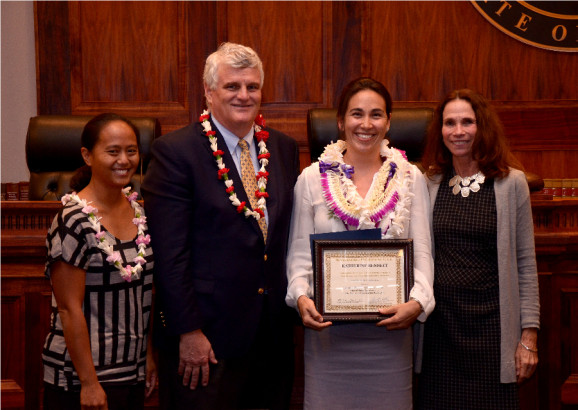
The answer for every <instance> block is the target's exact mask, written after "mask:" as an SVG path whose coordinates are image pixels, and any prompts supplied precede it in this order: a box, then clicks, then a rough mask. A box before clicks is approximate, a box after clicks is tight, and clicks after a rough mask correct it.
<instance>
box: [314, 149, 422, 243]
mask: <svg viewBox="0 0 578 410" xmlns="http://www.w3.org/2000/svg"><path fill="white" fill-rule="evenodd" d="M388 144H389V141H388V140H383V142H382V143H381V148H380V155H381V157H382V158H385V160H384V161H383V164H382V166H381V167H380V169H379V171H378V172H377V174H376V175H375V177H374V181H373V184H372V186H373V188H371V190H370V191H369V192H368V196H367V197H366V198H362V197H361V195H359V193H358V192H357V188H356V187H355V184H354V183H353V181H352V180H351V175H352V173H353V171H352V169H351V168H352V167H351V166H347V165H346V164H345V163H344V161H343V152H344V151H345V150H346V148H347V143H346V142H345V141H342V140H340V141H337V142H335V143H333V144H330V145H328V146H327V147H325V150H324V152H323V154H322V155H321V156H320V157H319V161H320V164H319V165H320V174H321V187H322V192H323V198H324V199H325V203H326V205H327V207H328V208H329V210H330V213H331V214H332V216H334V217H337V218H339V219H341V220H342V221H343V223H344V224H345V226H346V227H347V228H348V229H349V228H350V227H352V228H354V229H358V230H361V229H371V228H377V227H381V232H382V238H384V239H389V238H399V237H400V236H401V234H402V233H403V224H404V221H405V220H406V219H408V218H409V210H410V207H411V198H412V197H413V193H411V190H410V187H411V181H412V167H411V164H409V162H408V161H407V159H406V158H405V155H404V154H403V153H402V151H399V150H397V149H394V148H390V147H388ZM322 163H323V164H322Z"/></svg>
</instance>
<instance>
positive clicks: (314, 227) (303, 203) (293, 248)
mask: <svg viewBox="0 0 578 410" xmlns="http://www.w3.org/2000/svg"><path fill="white" fill-rule="evenodd" d="M400 165H401V164H400ZM404 165H405V167H406V168H407V170H408V171H409V172H410V173H411V178H412V179H411V184H410V188H409V189H410V195H409V196H410V198H411V205H410V210H409V216H410V217H409V218H405V220H404V221H403V229H402V231H401V234H400V235H396V236H392V235H391V232H392V231H393V230H392V229H390V230H389V231H388V233H387V235H382V237H383V238H387V239H408V238H412V239H413V251H414V263H413V265H414V286H413V288H412V289H411V291H410V297H412V298H415V299H417V300H418V301H419V302H420V303H421V305H422V306H423V308H424V312H423V313H422V314H420V316H419V317H418V320H419V321H421V322H423V321H425V319H426V318H427V316H428V315H429V314H430V313H431V312H432V311H433V309H434V306H435V300H434V295H433V280H434V267H433V259H432V252H431V243H432V242H431V234H430V232H431V220H430V215H429V206H430V204H429V194H428V190H427V185H426V182H425V178H424V176H423V175H422V173H421V172H420V171H419V169H418V168H417V167H416V166H415V165H411V164H409V163H405V164H404ZM374 185H375V177H374V181H373V183H372V185H371V187H370V189H369V191H368V193H367V195H366V198H369V197H371V191H372V190H373V189H377V188H380V189H383V187H375V186H374ZM294 201H295V203H294V206H293V215H292V219H291V231H290V234H289V251H288V255H287V278H288V282H289V283H288V289H287V296H286V298H285V301H286V302H287V304H288V305H289V306H291V307H293V308H296V309H297V299H299V297H300V296H302V295H306V296H308V297H310V298H313V264H312V261H311V248H310V242H309V235H311V234H317V233H328V232H340V231H344V230H346V228H345V225H344V224H343V222H342V221H341V220H340V219H337V218H335V217H332V216H330V213H329V209H328V207H327V205H326V202H325V199H324V198H323V191H322V187H321V175H320V173H319V163H318V162H315V163H313V164H311V165H310V166H309V167H307V168H305V169H304V170H303V172H302V173H301V175H300V176H299V179H298V180H297V184H296V185H295V199H294ZM405 203H406V204H407V202H405ZM403 205H404V204H402V201H399V202H398V204H397V205H396V206H403ZM388 223H389V218H387V217H384V218H383V219H382V223H381V225H380V228H382V232H383V230H384V229H385V228H386V227H387V225H388Z"/></svg>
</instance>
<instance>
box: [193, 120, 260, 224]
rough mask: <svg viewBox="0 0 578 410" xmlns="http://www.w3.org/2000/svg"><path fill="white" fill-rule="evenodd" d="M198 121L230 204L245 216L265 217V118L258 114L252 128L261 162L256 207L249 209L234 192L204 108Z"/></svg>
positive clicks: (257, 218) (257, 176)
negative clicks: (223, 183) (208, 142)
mask: <svg viewBox="0 0 578 410" xmlns="http://www.w3.org/2000/svg"><path fill="white" fill-rule="evenodd" d="M199 121H201V124H202V125H203V131H204V132H205V135H206V136H207V137H208V138H209V141H210V143H211V149H212V150H213V156H214V157H215V159H216V161H217V166H218V167H219V171H218V172H217V176H218V178H219V179H222V180H223V181H224V182H225V186H226V189H225V192H226V193H227V194H229V200H230V201H231V204H232V205H233V206H234V207H236V208H237V212H239V213H241V212H242V213H243V214H244V215H245V218H248V217H250V216H252V217H253V218H255V219H256V220H259V219H261V218H264V217H265V210H266V207H267V204H266V198H268V197H269V194H268V193H267V179H268V178H269V173H268V172H267V170H266V168H265V167H266V166H267V165H269V158H270V157H271V154H269V151H267V145H266V142H267V139H268V138H269V133H268V132H267V131H265V130H263V129H262V128H263V127H265V119H264V118H263V116H262V115H260V114H259V115H258V116H257V118H255V124H254V126H253V127H254V130H255V138H256V139H257V142H258V143H259V144H258V145H259V154H258V155H257V159H258V160H259V163H260V164H261V169H259V172H258V173H257V175H255V177H256V178H257V191H255V196H256V197H257V209H254V210H251V208H249V204H247V203H246V202H245V201H242V202H241V201H239V198H237V194H236V193H235V188H234V186H233V180H232V179H230V178H229V168H227V167H225V163H224V162H223V154H224V152H223V151H222V150H220V149H219V148H218V147H217V137H216V136H215V134H216V132H215V131H213V129H212V127H211V122H210V121H209V112H208V111H207V110H204V111H203V113H202V114H201V116H200V117H199Z"/></svg>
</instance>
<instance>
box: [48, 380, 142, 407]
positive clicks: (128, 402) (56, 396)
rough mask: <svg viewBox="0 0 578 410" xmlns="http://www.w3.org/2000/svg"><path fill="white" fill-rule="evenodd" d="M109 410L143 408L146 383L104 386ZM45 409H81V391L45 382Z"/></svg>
mask: <svg viewBox="0 0 578 410" xmlns="http://www.w3.org/2000/svg"><path fill="white" fill-rule="evenodd" d="M102 388H103V389H104V391H105V393H106V400H107V402H108V409H109V410H142V409H143V408H144V400H145V385H144V383H139V384H135V385H131V386H114V387H111V386H102ZM44 410H80V391H64V390H62V389H59V388H56V387H54V386H53V385H51V384H47V383H44Z"/></svg>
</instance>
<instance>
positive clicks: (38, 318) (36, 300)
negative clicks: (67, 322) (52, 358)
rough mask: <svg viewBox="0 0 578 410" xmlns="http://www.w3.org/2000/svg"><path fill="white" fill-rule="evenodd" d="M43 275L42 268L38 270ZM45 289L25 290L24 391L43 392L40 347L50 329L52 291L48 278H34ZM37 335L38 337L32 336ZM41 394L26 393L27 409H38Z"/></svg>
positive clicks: (41, 347)
mask: <svg viewBox="0 0 578 410" xmlns="http://www.w3.org/2000/svg"><path fill="white" fill-rule="evenodd" d="M39 273H41V274H42V276H44V275H43V272H42V270H40V272H39ZM36 281H37V282H39V285H41V286H42V287H44V288H45V289H44V290H42V289H38V290H37V291H36V292H26V294H25V295H26V333H27V338H26V346H25V352H26V373H27V375H26V391H34V392H43V391H44V386H43V379H44V377H43V375H44V368H43V365H42V349H43V346H44V341H45V338H46V336H47V335H48V332H49V330H50V314H51V311H52V308H51V299H52V292H51V291H50V290H49V289H50V287H49V285H48V284H49V282H48V279H46V278H44V277H41V278H38V279H36ZM33 335H38V336H39V337H33ZM40 403H42V394H35V395H28V396H27V398H26V408H27V409H39V408H40Z"/></svg>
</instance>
